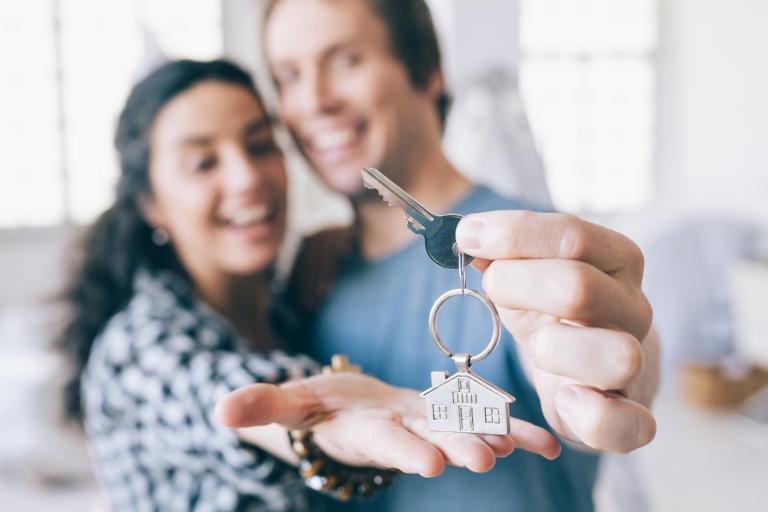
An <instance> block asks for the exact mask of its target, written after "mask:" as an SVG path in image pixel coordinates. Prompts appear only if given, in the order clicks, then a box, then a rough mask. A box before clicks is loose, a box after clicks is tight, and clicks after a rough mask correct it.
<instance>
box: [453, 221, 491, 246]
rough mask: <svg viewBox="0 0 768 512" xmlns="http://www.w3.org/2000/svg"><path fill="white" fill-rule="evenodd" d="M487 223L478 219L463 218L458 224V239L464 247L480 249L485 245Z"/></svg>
mask: <svg viewBox="0 0 768 512" xmlns="http://www.w3.org/2000/svg"><path fill="white" fill-rule="evenodd" d="M484 236H485V223H484V222H483V221H481V220H477V219H472V218H469V219H463V220H462V221H461V222H459V225H458V226H456V241H457V242H458V244H459V247H461V248H462V249H479V248H480V247H482V246H483V237H484Z"/></svg>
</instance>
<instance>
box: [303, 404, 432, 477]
mask: <svg viewBox="0 0 768 512" xmlns="http://www.w3.org/2000/svg"><path fill="white" fill-rule="evenodd" d="M326 432H327V433H329V434H330V433H332V435H327V434H326ZM315 435H316V440H317V441H318V443H320V446H321V448H323V449H325V450H326V451H327V452H328V454H329V455H330V456H332V457H333V458H335V459H337V460H339V461H341V462H348V463H352V464H355V463H356V464H360V461H361V460H362V461H368V462H367V463H366V464H368V465H370V464H373V465H377V466H382V467H387V468H395V469H398V470H400V471H402V472H404V473H410V474H419V475H421V476H424V477H428V478H431V477H435V476H438V475H439V474H441V473H442V472H443V470H444V469H445V462H446V461H445V458H444V456H443V454H442V453H441V452H440V450H439V449H438V448H436V447H435V446H433V445H432V444H430V443H429V442H427V441H425V440H424V439H421V438H420V437H419V436H417V435H415V434H413V433H412V432H410V431H409V430H408V429H406V428H405V427H404V426H403V424H402V418H401V417H400V415H399V414H398V413H396V412H394V411H391V410H389V409H366V410H365V411H353V412H351V413H348V414H345V413H340V414H339V415H337V416H336V417H334V418H333V419H332V420H329V421H327V422H323V423H320V424H318V425H317V427H316V428H315ZM331 438H333V439H343V440H344V446H343V447H334V446H333V445H330V446H326V445H324V444H323V440H324V439H325V440H326V442H327V439H331ZM350 453H352V454H354V455H353V456H352V457H350Z"/></svg>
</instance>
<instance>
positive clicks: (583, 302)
mask: <svg viewBox="0 0 768 512" xmlns="http://www.w3.org/2000/svg"><path fill="white" fill-rule="evenodd" d="M562 282H563V289H564V291H565V297H564V302H565V304H564V305H563V309H564V313H565V315H566V316H571V317H573V316H580V315H581V313H582V312H584V311H587V310H589V309H590V307H591V306H592V305H593V304H594V302H595V298H596V295H595V293H596V290H595V286H594V283H593V279H592V275H591V272H590V271H589V268H588V267H587V266H586V265H574V264H571V265H567V266H566V267H565V269H564V270H563V276H562Z"/></svg>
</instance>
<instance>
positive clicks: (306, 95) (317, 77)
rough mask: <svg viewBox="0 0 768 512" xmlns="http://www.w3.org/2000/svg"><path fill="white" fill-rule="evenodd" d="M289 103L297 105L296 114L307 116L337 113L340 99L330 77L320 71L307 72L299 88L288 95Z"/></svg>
mask: <svg viewBox="0 0 768 512" xmlns="http://www.w3.org/2000/svg"><path fill="white" fill-rule="evenodd" d="M284 100H287V101H289V102H293V103H294V104H298V105H299V110H298V112H300V113H302V114H309V115H321V114H332V113H334V112H336V111H338V109H339V107H340V105H341V97H340V95H338V94H337V93H336V90H335V87H334V84H333V83H332V81H331V80H330V77H329V76H328V74H327V73H326V72H324V71H323V70H322V69H315V70H311V71H309V72H307V73H306V74H305V75H304V77H303V80H301V81H300V84H299V87H296V88H295V90H293V91H292V92H291V93H290V96H289V97H288V98H284Z"/></svg>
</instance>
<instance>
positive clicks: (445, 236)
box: [362, 168, 515, 435]
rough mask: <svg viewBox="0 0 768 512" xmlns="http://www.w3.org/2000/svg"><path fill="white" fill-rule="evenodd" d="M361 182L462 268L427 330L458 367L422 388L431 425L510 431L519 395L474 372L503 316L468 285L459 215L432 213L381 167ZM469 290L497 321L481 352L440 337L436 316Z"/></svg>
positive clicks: (432, 252)
mask: <svg viewBox="0 0 768 512" xmlns="http://www.w3.org/2000/svg"><path fill="white" fill-rule="evenodd" d="M362 174H363V183H364V184H365V186H366V187H368V188H372V189H375V190H376V191H378V192H379V194H381V196H382V197H383V198H384V200H385V201H386V202H387V203H389V204H390V205H392V206H399V207H400V208H401V209H402V210H403V211H404V213H405V217H406V218H407V219H408V228H409V229H410V230H411V231H413V232H414V233H416V234H419V235H422V236H423V237H424V245H425V248H426V250H427V254H428V255H429V257H430V258H431V259H432V261H434V262H435V263H437V264H438V265H440V266H442V267H446V268H458V269H459V283H460V287H459V288H455V289H453V290H448V291H447V292H445V293H444V294H442V295H441V296H440V297H438V298H437V300H436V301H435V303H434V304H433V305H432V310H431V311H430V313H429V332H430V334H431V335H432V339H433V340H434V342H435V345H437V348H438V349H440V352H442V353H443V354H445V355H446V356H447V357H448V358H450V359H452V360H453V362H454V363H456V368H457V370H458V371H457V372H456V373H454V374H453V375H451V376H450V377H449V376H448V373H447V372H445V371H437V372H432V386H431V387H430V388H429V389H427V390H425V391H424V392H423V393H421V397H422V398H424V399H425V401H426V407H427V423H428V425H429V428H430V429H431V430H439V431H446V432H470V433H475V434H498V435H505V434H509V404H511V403H512V402H514V401H515V397H513V396H512V395H510V394H509V393H507V392H505V391H504V390H502V389H500V388H498V387H496V386H495V385H493V384H491V383H490V382H488V381H487V380H485V379H483V378H482V377H480V376H479V375H476V374H474V373H472V371H471V370H470V366H471V365H472V363H476V362H479V361H482V360H483V359H485V358H486V357H488V356H489V355H490V353H491V352H493V349H494V348H496V344H497V343H498V341H499V336H500V335H501V327H500V326H501V321H500V319H499V313H498V311H496V306H494V305H493V303H492V302H491V301H490V300H489V299H488V297H486V296H485V294H483V293H482V292H479V291H477V290H472V289H469V288H467V287H466V266H467V265H468V264H469V263H470V262H471V261H472V258H471V257H469V256H465V255H464V254H463V253H462V252H460V251H458V250H457V248H456V226H457V225H458V223H459V221H460V220H461V216H460V215H453V214H449V215H434V214H432V213H430V211H429V210H427V209H426V208H424V207H423V206H422V205H421V204H419V203H418V201H416V200H415V199H414V198H412V197H411V196H410V195H408V193H406V192H405V191H404V190H403V189H401V188H400V187H398V186H397V185H396V184H395V183H393V182H392V181H391V180H390V179H388V178H387V177H386V176H384V175H383V174H382V173H381V172H379V171H378V170H376V169H373V168H365V169H363V171H362ZM457 295H461V296H465V295H468V296H470V297H472V298H474V299H477V300H479V301H480V302H482V303H483V305H484V306H485V307H486V309H487V310H488V312H489V313H490V315H491V320H492V322H493V332H492V334H491V339H490V341H489V342H488V345H487V346H486V347H485V348H484V349H483V351H482V352H480V353H479V354H477V355H472V354H469V353H460V354H454V353H453V352H452V351H451V350H450V349H449V348H448V347H447V346H446V345H445V343H444V342H443V340H442V339H441V338H440V334H439V333H438V331H437V320H438V314H439V312H440V308H441V307H442V305H443V304H444V303H445V302H446V301H447V300H448V299H450V298H451V297H455V296H457Z"/></svg>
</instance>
